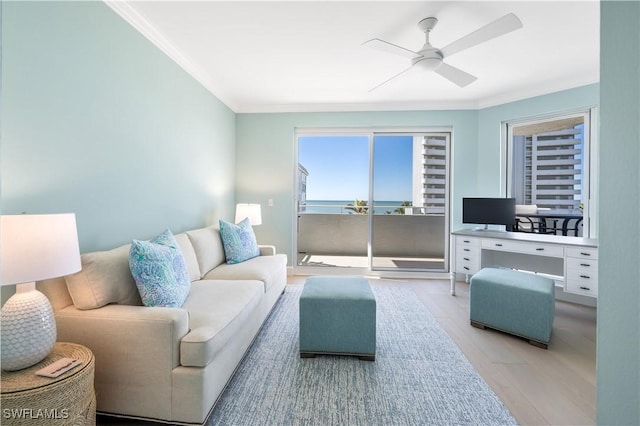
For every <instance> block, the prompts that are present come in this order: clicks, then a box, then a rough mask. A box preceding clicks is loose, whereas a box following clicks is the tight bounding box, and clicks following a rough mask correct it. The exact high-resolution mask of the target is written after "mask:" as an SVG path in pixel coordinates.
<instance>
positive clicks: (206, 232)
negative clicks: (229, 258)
mask: <svg viewBox="0 0 640 426" xmlns="http://www.w3.org/2000/svg"><path fill="white" fill-rule="evenodd" d="M187 236H188V237H189V240H190V241H191V244H192V245H193V249H194V251H195V252H196V258H197V259H198V265H199V266H200V277H203V276H204V274H206V273H207V272H209V271H210V270H212V269H213V268H215V267H216V266H218V265H220V264H221V263H224V249H223V248H222V240H221V239H220V231H218V230H217V229H216V228H214V227H212V226H209V227H207V228H200V229H194V230H193V231H187Z"/></svg>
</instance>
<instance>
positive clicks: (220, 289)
mask: <svg viewBox="0 0 640 426" xmlns="http://www.w3.org/2000/svg"><path fill="white" fill-rule="evenodd" d="M262 288H263V285H262V283H261V282H259V281H211V280H202V281H195V282H193V283H192V284H191V294H190V295H189V297H188V298H187V300H186V301H185V303H184V304H183V305H182V309H186V310H187V311H188V312H189V329H190V330H191V331H190V332H189V333H188V334H187V335H186V336H184V337H183V338H182V341H181V343H180V364H181V365H183V366H190V367H205V366H206V365H208V364H209V363H210V362H211V361H212V360H213V358H214V357H215V356H216V354H217V353H218V351H220V349H222V348H223V347H224V346H225V345H226V344H227V342H229V340H230V339H232V338H233V336H234V335H237V334H238V333H240V332H241V331H240V330H241V329H242V327H244V326H245V325H246V321H247V318H248V317H249V316H250V315H251V314H252V312H253V311H254V310H255V309H256V306H258V304H259V303H260V300H261V298H262V297H263V291H262Z"/></svg>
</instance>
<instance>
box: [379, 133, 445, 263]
mask: <svg viewBox="0 0 640 426" xmlns="http://www.w3.org/2000/svg"><path fill="white" fill-rule="evenodd" d="M448 152H449V134H435V133H397V134H375V135H374V138H373V160H372V175H373V178H372V199H373V205H374V206H375V209H374V210H373V211H372V212H371V220H372V232H371V247H372V268H373V269H387V270H394V269H395V270H409V271H411V270H425V271H446V270H447V265H448V261H447V258H448V256H447V253H448V231H447V230H448V215H447V212H448V211H449V197H448V192H449V186H448V167H447V164H448Z"/></svg>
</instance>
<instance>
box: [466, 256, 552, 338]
mask: <svg viewBox="0 0 640 426" xmlns="http://www.w3.org/2000/svg"><path fill="white" fill-rule="evenodd" d="M469 308H470V309H469V310H470V319H471V325H472V326H474V327H478V328H481V329H484V328H485V327H489V328H493V329H496V330H500V331H504V332H507V333H510V334H514V335H516V336H521V337H524V338H525V339H528V340H529V343H531V344H532V345H535V346H539V347H541V348H544V349H547V346H548V344H549V340H550V339H551V329H552V328H553V317H554V314H555V285H554V282H553V280H552V279H549V278H545V277H541V276H539V275H534V274H529V273H526V272H519V271H513V270H511V269H496V268H484V269H482V270H480V271H479V272H478V273H476V274H475V275H473V276H472V277H471V284H470V288H469Z"/></svg>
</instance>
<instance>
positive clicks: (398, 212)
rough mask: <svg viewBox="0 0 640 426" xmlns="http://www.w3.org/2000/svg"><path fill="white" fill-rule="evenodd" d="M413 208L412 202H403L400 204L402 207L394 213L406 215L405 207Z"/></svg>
mask: <svg viewBox="0 0 640 426" xmlns="http://www.w3.org/2000/svg"><path fill="white" fill-rule="evenodd" d="M412 206H413V203H412V202H411V201H403V202H402V204H400V207H398V208H397V209H395V210H394V211H393V212H394V213H395V214H404V208H405V207H412Z"/></svg>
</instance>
